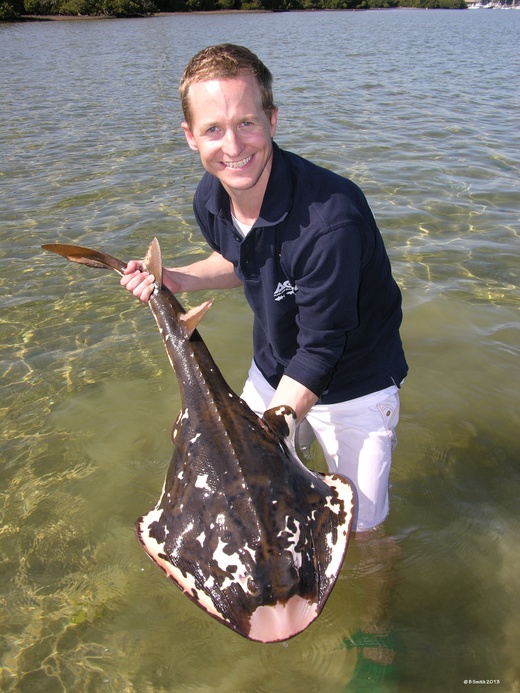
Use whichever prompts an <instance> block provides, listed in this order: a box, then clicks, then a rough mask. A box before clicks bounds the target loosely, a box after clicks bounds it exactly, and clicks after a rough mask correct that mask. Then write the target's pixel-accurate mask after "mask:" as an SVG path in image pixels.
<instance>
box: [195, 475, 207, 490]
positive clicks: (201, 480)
mask: <svg viewBox="0 0 520 693" xmlns="http://www.w3.org/2000/svg"><path fill="white" fill-rule="evenodd" d="M195 488H204V489H206V490H207V491H209V486H208V475H207V474H199V476H198V477H197V481H196V482H195Z"/></svg>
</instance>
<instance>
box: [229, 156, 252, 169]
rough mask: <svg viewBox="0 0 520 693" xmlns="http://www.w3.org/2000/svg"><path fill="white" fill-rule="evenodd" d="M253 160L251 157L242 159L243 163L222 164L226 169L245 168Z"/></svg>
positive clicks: (230, 162)
mask: <svg viewBox="0 0 520 693" xmlns="http://www.w3.org/2000/svg"><path fill="white" fill-rule="evenodd" d="M252 158H253V156H252V155H251V156H248V157H246V158H245V159H241V161H223V162H222V163H223V164H224V166H226V168H243V167H244V166H246V164H248V163H249V162H250V161H251V159H252Z"/></svg>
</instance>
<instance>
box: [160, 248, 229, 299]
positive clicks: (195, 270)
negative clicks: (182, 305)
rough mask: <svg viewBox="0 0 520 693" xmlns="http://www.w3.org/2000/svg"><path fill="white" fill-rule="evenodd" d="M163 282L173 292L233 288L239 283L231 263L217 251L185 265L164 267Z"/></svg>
mask: <svg viewBox="0 0 520 693" xmlns="http://www.w3.org/2000/svg"><path fill="white" fill-rule="evenodd" d="M163 282H164V283H165V284H166V286H167V287H168V288H169V289H170V290H174V293H176V292H179V291H201V290H203V289H233V288H235V287H237V286H240V285H241V283H242V282H241V281H240V279H239V278H238V277H237V276H236V274H235V271H234V268H233V265H232V263H231V262H229V261H228V260H226V259H224V258H223V257H222V255H220V254H219V253H216V252H215V253H213V254H212V255H210V256H209V257H207V258H205V259H204V260H199V261H198V262H194V263H192V264H191V265H186V266H185V267H174V268H171V269H166V268H165V269H164V274H163Z"/></svg>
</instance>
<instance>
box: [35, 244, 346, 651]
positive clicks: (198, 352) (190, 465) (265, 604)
mask: <svg viewBox="0 0 520 693" xmlns="http://www.w3.org/2000/svg"><path fill="white" fill-rule="evenodd" d="M42 247H43V248H44V249H45V250H49V251H51V252H53V253H57V254H58V255H61V256H63V257H65V258H67V259H68V260H71V261H72V262H78V263H81V264H85V265H88V266H90V267H99V268H104V269H114V270H115V271H116V272H118V273H119V274H123V273H124V270H125V267H126V264H125V263H124V262H121V261H120V260H118V259H116V258H114V257H111V256H110V255H106V254H105V253H102V252H98V251H96V250H91V249H89V248H82V247H80V246H75V245H62V244H50V245H44V246H42ZM143 267H144V268H145V269H146V270H147V271H148V272H150V273H151V274H153V275H154V277H155V280H156V285H155V289H154V293H153V294H152V296H151V297H150V299H149V302H148V305H149V307H150V308H151V311H152V313H153V315H154V317H155V320H156V322H157V325H158V327H159V332H160V333H161V336H162V339H163V341H164V345H165V347H166V351H167V354H168V357H169V360H170V362H171V365H172V366H173V368H174V370H175V373H176V375H177V378H178V381H179V389H180V394H181V399H182V409H181V411H180V413H179V415H178V417H177V420H176V421H175V424H174V427H173V432H172V438H173V442H174V444H175V450H174V453H173V457H172V460H171V462H170V466H169V469H168V472H167V475H166V479H165V482H164V486H163V490H162V494H161V497H160V499H159V501H158V503H157V505H156V506H155V507H154V508H153V509H152V510H150V512H149V513H147V514H146V515H143V516H142V517H140V518H139V519H138V520H137V521H136V523H135V530H136V534H137V537H138V539H139V541H140V542H141V544H142V546H143V548H144V550H145V551H146V553H147V554H148V555H149V557H150V558H151V559H152V560H153V561H154V562H155V563H156V564H157V565H158V566H159V567H160V568H162V570H163V571H164V572H165V573H166V575H167V576H168V577H169V578H170V579H171V580H172V581H173V582H174V583H175V584H176V585H177V587H179V588H180V589H181V590H182V591H183V592H184V594H186V595H187V596H188V597H189V598H190V599H191V600H192V601H193V602H195V604H197V605H198V606H199V607H200V608H201V609H203V610H204V611H205V612H206V613H208V614H209V615H210V616H213V617H214V618H215V619H217V620H218V621H220V622H221V623H223V624H224V625H226V626H228V628H231V629H232V630H234V631H235V632H236V633H239V634H240V635H242V636H244V637H246V638H249V639H250V640H255V641H259V642H264V643H267V642H279V641H282V640H287V639H289V638H292V637H293V636H295V635H297V634H298V633H301V632H302V631H303V630H304V629H305V628H307V627H308V626H309V625H310V624H311V623H312V622H313V621H314V620H315V619H316V618H317V617H318V615H319V614H320V612H321V611H322V609H323V607H324V605H325V602H326V600H327V598H328V596H329V594H330V592H331V590H332V588H333V586H334V583H335V582H336V579H337V577H338V574H339V572H340V570H341V566H342V564H343V560H344V557H345V553H346V550H347V544H348V540H349V535H350V529H351V525H352V515H353V508H354V497H353V490H352V487H351V485H350V483H349V482H348V481H347V480H346V479H345V478H344V477H342V476H339V475H335V474H327V475H324V474H320V473H318V472H314V471H311V470H309V469H308V468H307V467H305V465H304V464H303V463H302V462H301V461H300V459H299V458H298V456H297V455H296V452H295V449H294V444H293V439H294V429H295V424H296V415H295V413H294V411H293V410H292V409H291V408H290V407H287V406H279V407H276V408H274V409H269V410H268V411H266V412H265V414H264V415H263V417H262V418H260V417H259V416H257V414H255V413H254V412H253V411H252V410H251V409H250V408H249V407H248V405H247V404H246V403H245V402H244V401H243V400H242V399H240V397H238V396H237V395H236V394H235V393H234V392H233V391H232V390H231V388H230V387H229V385H228V384H227V383H226V381H225V379H224V377H223V376H222V374H221V373H220V371H219V369H218V367H217V365H216V364H215V362H214V361H213V358H212V357H211V355H210V353H209V351H208V349H207V347H206V345H205V343H204V341H203V340H202V338H201V336H200V334H199V333H198V331H197V330H196V327H197V325H198V323H199V322H200V320H201V319H202V317H203V315H204V314H205V313H206V311H207V310H208V309H209V307H210V305H211V301H208V302H205V303H203V304H202V305H201V306H199V307H198V308H195V309H193V310H190V311H188V312H186V311H185V310H184V309H183V308H182V306H181V305H180V303H179V302H178V300H177V299H176V298H175V296H174V295H173V294H172V293H171V292H170V291H169V290H168V289H167V288H166V287H165V286H164V285H163V284H162V260H161V251H160V248H159V243H158V241H157V239H154V240H153V241H152V243H151V244H150V246H149V248H148V252H147V255H146V257H145V259H144V261H143Z"/></svg>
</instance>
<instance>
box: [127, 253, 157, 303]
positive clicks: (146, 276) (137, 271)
mask: <svg viewBox="0 0 520 693" xmlns="http://www.w3.org/2000/svg"><path fill="white" fill-rule="evenodd" d="M141 267H142V263H141V262H140V261H139V260H130V262H129V263H128V264H127V266H126V269H125V273H124V275H123V276H122V277H121V285H122V286H124V287H125V288H126V289H127V290H128V291H130V292H131V293H132V294H133V295H134V296H135V297H136V298H138V299H139V300H140V301H142V302H143V303H148V299H149V298H150V296H151V295H152V293H153V290H154V282H155V277H154V276H153V274H150V273H149V272H145V271H142V270H141Z"/></svg>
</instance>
